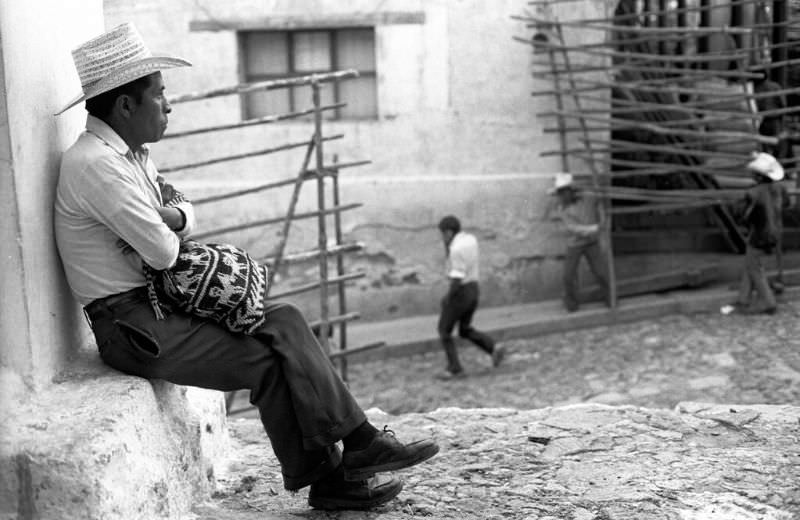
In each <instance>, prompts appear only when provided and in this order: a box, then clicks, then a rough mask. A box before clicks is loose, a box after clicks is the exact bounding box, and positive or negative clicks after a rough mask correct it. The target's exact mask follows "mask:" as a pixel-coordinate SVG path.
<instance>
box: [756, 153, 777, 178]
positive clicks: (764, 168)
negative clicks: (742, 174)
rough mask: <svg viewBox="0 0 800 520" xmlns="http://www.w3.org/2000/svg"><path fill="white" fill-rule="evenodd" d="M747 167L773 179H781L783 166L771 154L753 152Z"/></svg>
mask: <svg viewBox="0 0 800 520" xmlns="http://www.w3.org/2000/svg"><path fill="white" fill-rule="evenodd" d="M747 168H748V169H750V170H752V171H754V172H756V173H760V174H761V175H764V176H766V177H769V178H770V179H772V180H773V181H779V180H781V179H783V166H781V163H779V162H778V160H777V159H776V158H775V157H773V156H772V155H770V154H768V153H764V152H753V160H752V161H750V162H749V163H747Z"/></svg>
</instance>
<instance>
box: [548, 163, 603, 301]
mask: <svg viewBox="0 0 800 520" xmlns="http://www.w3.org/2000/svg"><path fill="white" fill-rule="evenodd" d="M548 193H549V194H550V195H553V196H554V197H555V204H554V206H551V207H550V208H548V214H550V215H551V218H552V220H555V221H557V222H559V223H560V224H561V227H562V229H563V230H564V231H565V232H566V234H567V250H566V252H565V253H564V273H563V281H564V307H565V308H566V309H567V311H568V312H574V311H577V310H578V307H579V306H580V301H579V299H578V267H579V265H580V261H581V258H583V257H585V258H586V261H587V262H588V264H589V269H590V270H591V271H592V274H594V277H595V280H597V284H598V285H599V286H600V289H601V290H602V292H603V299H604V301H605V302H606V304H607V305H609V306H610V300H609V287H608V278H609V276H608V264H607V262H606V260H605V256H604V254H603V249H602V247H601V246H600V212H599V210H598V207H597V205H598V201H597V199H596V198H595V197H593V196H591V195H589V194H586V193H583V192H581V191H580V190H578V189H577V188H576V187H575V185H574V183H573V178H572V175H570V174H569V173H559V174H557V175H556V176H555V180H554V183H553V187H552V188H551V189H550V190H549V191H548Z"/></svg>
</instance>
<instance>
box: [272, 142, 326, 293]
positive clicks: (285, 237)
mask: <svg viewBox="0 0 800 520" xmlns="http://www.w3.org/2000/svg"><path fill="white" fill-rule="evenodd" d="M313 151H314V139H313V138H312V139H311V141H310V142H309V144H308V148H306V155H305V158H304V159H303V166H302V167H301V168H300V172H299V173H298V174H297V179H296V180H295V182H294V189H293V190H292V197H291V199H290V201H289V209H288V210H287V211H286V217H285V218H284V220H283V229H281V241H280V242H278V249H277V251H276V252H275V260H274V261H273V264H272V269H270V271H269V274H268V279H267V290H268V291H269V289H270V287H272V281H273V280H274V279H275V275H276V274H277V273H278V271H279V270H280V267H281V261H282V260H283V252H284V250H285V249H286V243H287V242H288V241H289V227H290V226H291V225H292V219H294V213H295V208H296V207H297V201H298V200H300V188H301V187H302V186H303V182H304V181H305V177H306V171H307V170H308V163H309V162H310V161H311V153H312V152H313Z"/></svg>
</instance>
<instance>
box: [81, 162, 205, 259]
mask: <svg viewBox="0 0 800 520" xmlns="http://www.w3.org/2000/svg"><path fill="white" fill-rule="evenodd" d="M84 173H85V174H86V175H87V177H88V179H87V180H88V182H87V186H88V189H87V192H86V197H85V198H84V200H83V201H82V204H83V206H84V209H85V211H86V212H87V214H89V215H90V216H91V217H93V218H94V219H96V220H97V221H98V222H101V223H102V224H104V225H105V226H107V227H108V228H109V229H110V230H111V231H113V232H114V233H115V234H116V235H117V236H119V238H120V239H121V240H123V241H124V242H125V243H126V244H128V245H129V246H130V247H132V248H133V249H134V250H135V251H136V252H137V253H139V255H140V256H141V257H142V259H143V260H144V261H145V262H146V263H147V264H148V265H149V266H151V267H152V268H154V269H158V270H161V269H167V268H169V267H172V266H173V265H174V264H175V260H176V259H177V257H178V247H179V242H180V241H179V239H178V235H176V234H175V233H174V232H173V231H172V230H171V229H169V227H168V226H167V225H166V224H165V223H164V221H163V220H162V219H161V216H160V215H159V214H158V211H157V210H156V208H154V207H153V205H152V202H151V201H150V200H149V199H148V197H147V195H146V194H145V193H143V191H142V188H141V187H140V185H139V184H137V183H136V181H135V180H134V179H133V177H132V175H131V174H130V171H129V170H127V169H126V168H125V167H124V166H123V165H120V164H115V160H114V159H103V160H99V161H96V162H94V163H90V164H89V165H87V169H86V171H85V172H84ZM193 216H194V215H193V213H192V217H193ZM186 220H187V224H188V222H189V215H188V214H187V218H186Z"/></svg>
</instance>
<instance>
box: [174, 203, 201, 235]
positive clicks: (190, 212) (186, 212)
mask: <svg viewBox="0 0 800 520" xmlns="http://www.w3.org/2000/svg"><path fill="white" fill-rule="evenodd" d="M175 207H176V208H178V209H179V210H181V211H182V212H183V216H184V217H186V222H184V224H183V229H179V230H177V231H175V232H176V233H177V234H178V236H179V237H181V238H186V237H188V236H189V235H191V234H192V233H193V232H194V230H195V227H196V226H197V219H196V217H195V215H194V206H192V203H191V202H181V203H179V204H177V205H176V206H175Z"/></svg>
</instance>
